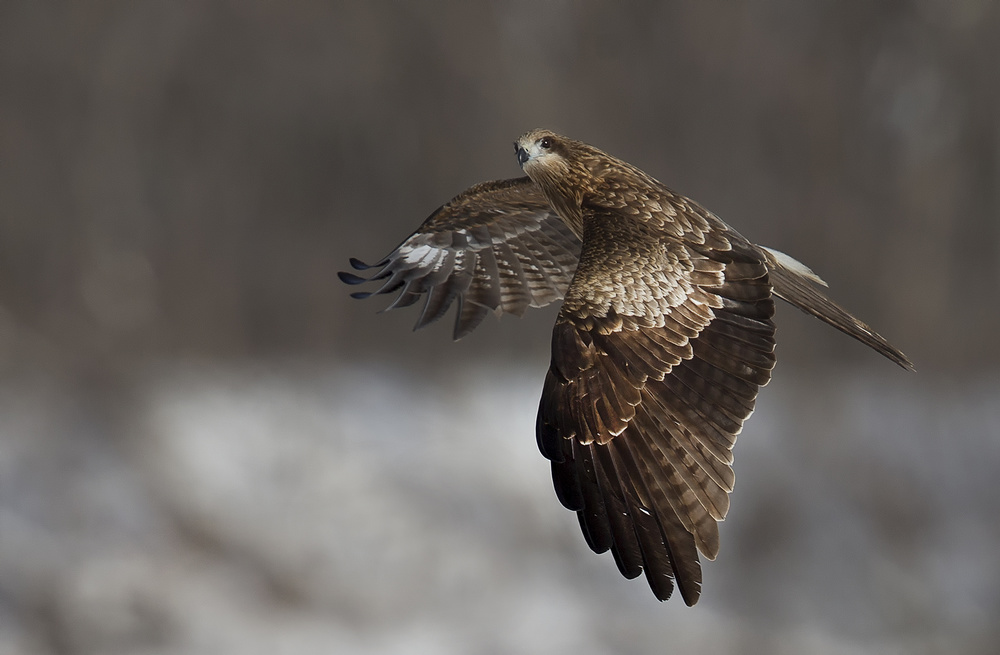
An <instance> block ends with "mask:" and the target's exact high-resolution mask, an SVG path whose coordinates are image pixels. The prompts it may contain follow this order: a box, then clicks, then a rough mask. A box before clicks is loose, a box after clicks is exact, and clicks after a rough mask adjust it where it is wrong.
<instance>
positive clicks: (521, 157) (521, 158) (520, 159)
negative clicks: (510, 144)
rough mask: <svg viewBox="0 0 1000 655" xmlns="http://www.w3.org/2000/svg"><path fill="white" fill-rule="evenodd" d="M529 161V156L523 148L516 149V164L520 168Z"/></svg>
mask: <svg viewBox="0 0 1000 655" xmlns="http://www.w3.org/2000/svg"><path fill="white" fill-rule="evenodd" d="M529 159H531V155H529V154H528V151H527V150H525V149H524V148H521V147H518V149H517V163H518V164H519V165H520V166H521V168H524V162H526V161H528V160H529Z"/></svg>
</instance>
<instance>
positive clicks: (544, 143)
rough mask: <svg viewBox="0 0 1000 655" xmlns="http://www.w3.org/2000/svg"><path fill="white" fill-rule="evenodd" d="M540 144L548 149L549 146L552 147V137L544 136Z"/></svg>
mask: <svg viewBox="0 0 1000 655" xmlns="http://www.w3.org/2000/svg"><path fill="white" fill-rule="evenodd" d="M538 145H540V146H541V147H542V148H545V149H546V150H548V149H549V148H551V147H552V139H550V138H549V137H547V136H546V137H542V140H541V141H539V142H538Z"/></svg>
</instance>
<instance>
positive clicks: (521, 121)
mask: <svg viewBox="0 0 1000 655" xmlns="http://www.w3.org/2000/svg"><path fill="white" fill-rule="evenodd" d="M998 35H1000V10H998V7H996V6H995V5H994V4H993V3H989V2H981V1H977V0H962V1H957V2H935V1H933V0H924V1H922V2H915V3H905V2H886V3H835V2H789V1H785V2H780V1H773V2H763V3H751V4H748V5H746V6H741V7H740V8H734V7H733V6H732V5H731V4H730V3H725V2H699V3H694V2H691V3H646V2H641V3H630V4H628V5H626V6H611V5H605V4H602V3H594V2H579V3H576V2H537V3H536V2H520V3H466V2H433V3H380V2H366V3H319V2H298V1H291V2H284V3H267V2H248V3H230V2H204V3H171V2H138V3H132V2H87V3H67V4H62V3H47V2H7V3H4V5H3V7H2V8H0V86H2V89H3V92H2V94H0V152H2V158H0V207H2V212H0V249H2V250H0V311H2V313H0V344H2V351H3V359H2V361H3V366H4V369H5V370H8V371H11V370H22V369H24V368H34V367H38V366H42V367H44V368H45V369H47V370H68V371H71V372H72V371H79V370H84V371H93V370H95V369H96V370H101V369H106V368H109V367H110V368H112V369H113V368H116V367H119V366H121V365H123V364H126V365H127V364H129V363H134V362H136V361H142V360H144V359H147V358H170V357H174V356H185V357H210V358H211V357H224V358H239V357H245V356H260V355H264V356H268V355H297V354H304V355H307V356H310V357H311V356H315V355H323V356H339V355H346V354H349V355H351V356H352V357H366V356H371V355H377V356H391V357H399V358H403V359H404V361H405V360H407V359H410V360H420V359H422V358H431V359H433V358H436V356H438V355H439V354H440V352H441V348H444V347H446V346H447V345H448V340H447V332H448V329H447V328H438V327H435V328H432V330H431V331H433V332H436V333H440V334H435V335H433V336H426V337H425V336H423V335H421V336H420V338H419V340H417V341H416V342H415V341H414V340H413V339H408V338H405V334H404V333H403V332H402V331H401V329H405V328H406V327H408V324H409V323H410V322H411V321H413V320H415V316H414V315H412V313H411V314H410V315H403V316H401V317H395V316H382V317H376V316H374V315H373V314H374V310H375V309H376V306H375V303H371V302H369V303H365V304H357V303H352V302H351V301H350V300H349V299H348V297H347V293H346V289H344V288H342V286H341V285H340V284H339V283H338V282H337V280H336V277H335V273H336V271H337V270H338V269H340V268H344V267H345V266H346V260H347V258H348V257H349V256H358V257H361V258H363V259H368V260H371V259H375V258H377V257H380V256H381V255H383V254H385V253H386V252H388V250H389V249H390V248H391V247H393V246H394V245H396V243H398V241H400V240H401V239H402V238H403V237H404V236H405V235H406V234H408V233H409V231H410V230H412V229H413V228H414V227H415V226H416V225H417V224H419V222H420V221H422V220H423V218H425V217H426V215H428V214H429V213H430V212H431V211H432V210H433V209H434V208H435V207H437V206H438V205H439V204H441V203H442V202H444V201H445V200H447V199H448V198H450V197H451V196H452V195H454V194H456V193H458V192H459V191H461V190H462V189H464V188H465V187H466V186H468V185H470V184H472V183H474V182H477V181H481V180H485V179H495V178H502V177H512V176H515V175H517V174H518V173H519V171H518V170H517V167H516V163H515V161H514V158H513V156H512V155H511V152H510V142H511V140H512V139H513V138H515V137H516V136H517V135H519V134H520V133H522V132H523V131H526V130H527V129H529V128H532V127H535V126H547V127H551V128H553V129H556V130H558V131H561V132H563V133H566V134H568V135H571V136H573V137H576V138H579V139H582V140H586V141H588V142H591V143H594V144H595V145H598V146H599V147H602V148H604V149H605V150H608V151H610V152H612V153H614V154H616V155H618V156H621V157H623V158H626V159H628V160H630V161H633V162H635V163H637V164H638V165H640V166H641V167H642V168H645V169H646V170H648V171H650V172H652V173H653V174H654V175H656V176H657V177H658V178H660V179H661V180H663V181H665V182H666V183H667V184H668V185H670V186H672V187H674V188H676V189H678V190H680V191H681V192H683V193H685V194H687V195H690V196H692V197H694V198H696V199H698V200H699V201H700V202H702V203H703V204H705V205H706V206H708V207H709V208H711V209H713V210H714V211H715V212H716V213H718V214H719V215H721V216H722V217H723V218H724V219H725V220H727V221H728V222H730V223H731V224H733V225H735V226H736V227H737V228H738V229H740V230H741V231H743V232H744V233H745V234H746V235H747V236H749V237H750V238H751V239H753V240H755V241H757V242H759V243H766V244H768V245H772V246H774V247H777V248H780V249H782V250H785V251H787V252H789V253H792V254H794V255H795V256H796V257H798V258H800V259H802V260H803V261H805V262H807V263H808V264H809V265H810V266H812V267H813V268H814V269H815V270H817V271H818V272H819V273H820V274H821V275H823V276H824V277H825V278H826V279H827V280H828V281H829V282H830V283H831V286H832V288H833V290H834V295H835V297H837V298H838V299H840V300H842V301H843V302H844V303H845V304H846V305H847V306H848V307H850V308H852V309H854V310H855V311H857V313H859V314H860V315H861V316H863V317H865V318H866V319H868V320H869V322H871V323H872V324H873V325H875V326H877V327H878V328H879V329H880V330H881V331H883V332H884V333H885V334H886V335H888V336H889V337H890V338H891V339H892V340H893V341H894V342H896V343H897V344H898V345H899V346H900V347H901V348H902V349H903V350H904V351H906V352H908V354H910V355H911V356H912V357H913V359H914V360H915V361H916V362H917V363H918V367H920V368H921V369H922V370H927V368H928V367H938V366H945V367H949V368H952V367H955V368H961V367H971V368H979V367H983V366H992V365H995V363H996V361H997V356H998V348H997V345H996V340H995V339H993V338H991V337H992V335H995V334H996V333H997V331H998V330H1000V311H998V303H997V302H996V298H997V293H996V288H997V284H998V282H1000V257H998V251H1000V220H998V219H1000V191H998V189H1000V165H998V159H1000V156H998V152H1000V123H998V118H997V117H998V116H1000V78H998V76H997V70H996V66H997V62H998V61H1000V38H997V37H998ZM790 313H792V312H787V311H786V312H785V314H790ZM549 320H550V317H545V318H542V319H529V323H530V325H531V327H529V328H525V327H523V326H519V325H517V323H518V322H517V321H505V325H503V326H502V327H501V328H496V327H491V328H488V329H489V334H490V336H479V337H478V338H477V340H476V349H477V350H478V351H487V352H489V351H490V350H491V349H496V350H498V351H499V352H500V353H501V354H503V355H504V356H507V355H512V354H516V353H518V352H520V351H525V352H528V353H530V355H531V356H532V357H535V356H537V355H538V354H539V353H543V352H544V349H545V347H547V338H546V337H544V336H542V337H541V338H540V339H539V335H544V334H545V333H546V332H547V330H548V322H549ZM781 320H782V322H783V323H786V322H787V321H796V320H798V319H797V318H795V317H790V318H784V317H782V318H781ZM781 336H782V355H783V358H790V359H792V360H800V359H802V360H805V361H815V362H816V363H818V362H821V361H824V360H830V359H833V358H837V359H839V358H841V357H842V356H843V355H842V353H841V352H840V351H841V350H842V348H843V347H844V345H843V344H844V342H843V340H842V339H841V338H840V337H839V335H835V334H833V333H832V332H829V331H827V330H825V329H818V327H817V326H811V327H809V328H805V329H799V328H797V327H796V328H787V329H782V335H781ZM414 343H417V344H419V347H417V348H414ZM847 347H849V348H852V350H850V358H851V359H856V358H858V357H861V356H864V357H867V356H868V355H867V354H864V355H861V354H860V353H861V352H862V351H861V350H854V349H853V347H852V346H847ZM414 350H419V351H420V353H419V354H414V352H413V351H414ZM463 352H464V351H463ZM786 353H787V354H786Z"/></svg>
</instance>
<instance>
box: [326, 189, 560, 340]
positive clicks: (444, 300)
mask: <svg viewBox="0 0 1000 655" xmlns="http://www.w3.org/2000/svg"><path fill="white" fill-rule="evenodd" d="M579 256H580V240H579V239H578V238H577V237H576V235H574V234H573V233H572V232H571V231H570V229H569V228H568V227H566V225H565V224H564V223H563V222H562V220H560V218H559V216H558V215H557V214H556V213H555V212H554V211H552V209H551V208H550V207H549V203H548V201H547V200H546V199H545V196H544V195H543V194H542V191H541V189H539V188H538V186H536V185H535V183H534V182H532V181H531V180H530V179H528V178H527V177H520V178H515V179H511V180H498V181H494V182H483V183H482V184H477V185H476V186H473V187H471V188H470V189H467V190H466V191H464V192H463V193H461V194H459V195H458V196H456V197H455V198H453V199H452V200H451V201H450V202H448V203H447V204H445V205H444V206H442V207H441V208H439V209H438V210H437V211H435V212H434V213H433V214H431V216H430V217H429V218H428V219H427V220H426V221H424V223H423V224H422V225H421V226H420V227H419V228H418V229H417V231H416V232H414V233H413V234H411V235H410V236H409V237H407V238H406V240H405V241H403V243H401V244H400V245H399V246H398V247H397V248H396V249H394V250H393V251H392V252H391V253H389V254H388V255H387V256H386V257H384V258H383V259H382V260H381V261H379V262H378V263H376V264H373V265H368V264H365V263H364V262H362V261H360V260H357V259H353V258H352V259H351V266H353V267H354V268H355V269H356V270H359V271H365V270H372V269H374V272H373V273H372V274H371V275H369V276H368V277H361V276H358V275H355V274H353V273H343V272H342V273H340V279H341V280H343V281H344V282H346V283H347V284H362V283H364V282H369V281H373V280H378V281H382V284H381V286H380V287H379V288H378V289H376V290H375V291H370V292H368V291H359V292H356V293H353V294H351V295H352V296H353V297H355V298H367V297H369V296H371V295H374V294H383V293H393V292H396V291H398V292H399V295H398V296H397V297H396V299H395V300H394V301H393V302H392V303H391V304H390V305H389V306H388V307H387V308H386V309H393V308H396V307H406V306H408V305H412V304H413V303H415V302H417V301H418V300H419V299H420V298H421V296H423V295H424V294H426V296H427V298H426V302H425V304H424V308H423V311H422V312H421V314H420V318H419V319H418V320H417V324H416V326H415V327H414V329H418V328H421V327H423V326H425V325H427V324H428V323H430V322H432V321H435V320H437V319H439V318H441V317H442V316H443V315H444V314H445V312H447V311H448V308H449V307H451V305H452V303H454V302H455V301H458V312H457V316H456V318H455V331H454V338H455V339H460V338H462V337H464V336H465V335H467V334H468V333H469V332H471V331H472V330H473V329H475V327H476V326H477V325H479V324H480V323H481V322H482V320H483V318H484V317H485V316H486V314H488V313H489V312H491V311H492V312H494V313H496V314H498V315H499V314H502V313H510V314H514V315H517V316H520V315H521V314H523V313H524V311H525V310H526V309H527V308H528V307H542V306H544V305H547V304H549V303H551V302H553V301H556V300H560V299H562V298H563V296H564V295H565V294H566V289H567V288H568V287H569V283H570V280H571V279H572V277H573V273H574V271H575V270H576V265H577V262H578V260H579Z"/></svg>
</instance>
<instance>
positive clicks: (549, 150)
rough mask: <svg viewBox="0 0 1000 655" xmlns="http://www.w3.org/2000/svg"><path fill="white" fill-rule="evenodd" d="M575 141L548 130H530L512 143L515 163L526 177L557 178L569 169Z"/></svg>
mask: <svg viewBox="0 0 1000 655" xmlns="http://www.w3.org/2000/svg"><path fill="white" fill-rule="evenodd" d="M574 145H576V141H573V140H572V139H567V138H566V137H564V136H560V135H558V134H556V133H555V132H551V131H549V130H541V129H538V130H531V131H530V132H528V133H527V134H525V135H524V136H522V137H521V138H519V139H518V140H517V141H515V142H514V151H515V152H516V153H517V163H518V164H520V165H521V169H522V170H523V171H524V172H525V173H527V174H528V177H530V178H532V179H535V180H536V181H537V176H539V175H546V176H558V175H559V174H560V173H565V172H566V171H568V170H569V168H570V161H569V159H570V157H571V151H572V148H573V146H574Z"/></svg>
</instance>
